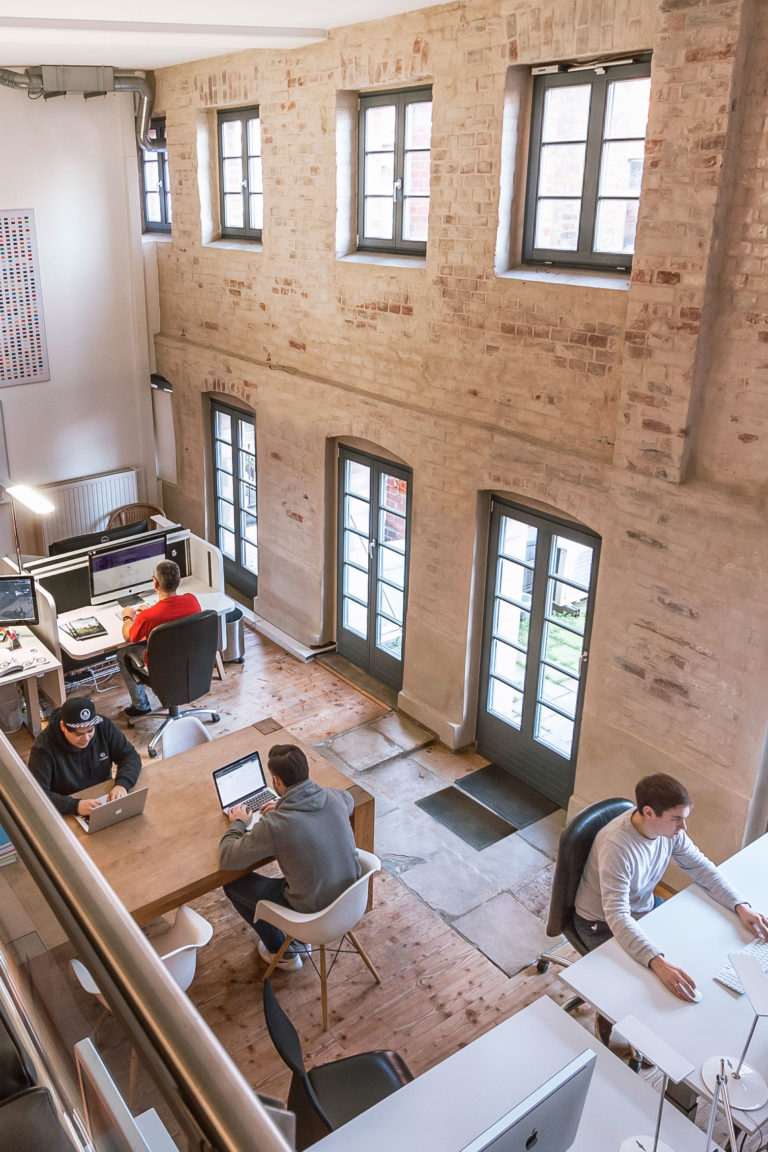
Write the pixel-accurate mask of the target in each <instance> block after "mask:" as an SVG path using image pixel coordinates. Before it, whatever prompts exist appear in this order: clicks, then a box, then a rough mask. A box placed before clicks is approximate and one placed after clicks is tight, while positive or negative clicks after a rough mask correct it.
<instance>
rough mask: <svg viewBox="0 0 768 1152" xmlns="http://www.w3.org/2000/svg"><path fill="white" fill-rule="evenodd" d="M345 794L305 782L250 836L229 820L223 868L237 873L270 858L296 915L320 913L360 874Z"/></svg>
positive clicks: (349, 804)
mask: <svg viewBox="0 0 768 1152" xmlns="http://www.w3.org/2000/svg"><path fill="white" fill-rule="evenodd" d="M353 807H354V801H353V800H352V797H351V796H350V794H349V792H344V791H342V790H341V789H337V788H323V787H322V786H321V785H320V784H316V783H315V781H314V780H303V781H302V782H301V784H294V785H293V786H292V787H291V788H288V789H287V790H286V791H285V792H284V793H283V795H282V796H281V797H280V799H279V800H278V801H277V804H276V806H275V807H274V808H273V809H272V810H271V811H270V812H265V813H263V814H262V816H261V819H260V820H258V821H257V822H256V824H254V826H253V828H252V829H251V831H250V832H246V831H245V825H244V824H243V823H242V821H240V820H233V821H232V823H231V824H230V826H229V831H228V832H227V833H226V835H225V836H224V838H223V839H222V841H221V843H220V844H219V863H220V864H221V867H222V868H226V869H229V870H232V871H237V870H238V869H240V868H247V867H248V865H249V864H258V863H259V861H261V860H266V859H267V858H268V857H270V856H274V857H275V859H276V860H277V862H278V864H279V865H280V869H281V871H282V873H283V876H285V885H284V887H283V891H284V894H285V898H286V900H287V901H288V903H289V905H290V906H291V908H293V909H295V911H296V912H319V911H320V909H321V908H325V907H326V906H327V905H328V904H330V903H332V901H334V900H335V899H336V897H337V896H340V895H341V893H342V892H343V891H344V889H345V888H348V887H349V885H350V884H352V883H354V881H355V880H357V879H358V877H359V876H360V861H359V860H358V858H357V850H356V848H355V838H354V836H353V835H352V826H351V824H350V823H349V816H350V813H351V811H352V809H353Z"/></svg>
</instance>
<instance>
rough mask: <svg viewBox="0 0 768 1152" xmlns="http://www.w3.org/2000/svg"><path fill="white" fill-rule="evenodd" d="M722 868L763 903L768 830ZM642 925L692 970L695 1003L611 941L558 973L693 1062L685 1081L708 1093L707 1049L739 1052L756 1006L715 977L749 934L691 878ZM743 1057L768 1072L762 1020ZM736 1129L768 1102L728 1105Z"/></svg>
mask: <svg viewBox="0 0 768 1152" xmlns="http://www.w3.org/2000/svg"><path fill="white" fill-rule="evenodd" d="M722 872H723V874H724V875H725V876H726V877H727V879H728V880H729V881H730V882H731V884H733V886H734V888H736V889H737V891H738V892H740V893H741V894H742V895H743V897H744V899H745V900H748V901H749V902H750V903H751V904H752V906H753V907H754V908H758V909H760V910H761V911H765V910H766V909H768V836H762V837H761V838H760V839H759V840H756V841H755V842H754V843H753V844H750V845H749V846H748V847H746V848H743V849H742V850H741V852H737V853H736V855H735V856H732V857H731V859H730V860H727V861H726V862H725V864H723V865H722ZM643 931H644V932H646V933H647V935H648V936H649V937H650V938H651V940H653V942H654V944H656V945H657V946H658V947H659V949H660V950H661V951H663V952H664V954H665V956H666V958H667V959H668V960H669V961H670V963H672V964H677V965H678V966H679V967H681V968H683V969H684V970H685V971H686V972H688V973H690V975H691V976H693V978H694V980H695V981H696V984H697V986H698V988H699V989H700V990H701V994H702V1000H701V1003H700V1004H685V1003H683V1001H681V1000H678V999H677V998H676V997H674V996H673V995H672V993H671V992H667V990H666V988H665V987H664V986H663V984H662V983H661V981H660V980H659V979H658V978H657V977H656V976H654V974H653V972H651V971H650V969H648V968H643V967H642V966H641V965H640V964H638V963H637V962H636V961H634V960H631V959H630V958H629V956H627V954H626V952H624V951H623V950H622V949H621V948H620V947H619V945H618V944H617V943H616V941H615V940H609V941H608V942H607V943H606V944H603V945H602V946H601V947H600V948H597V949H596V950H595V951H594V952H590V953H589V955H588V956H584V957H582V958H581V959H580V960H578V961H576V963H575V964H573V965H572V966H571V967H570V968H564V969H563V970H562V972H561V975H562V977H563V979H564V980H565V981H566V982H567V983H568V984H570V985H571V987H572V988H574V989H575V991H576V992H578V993H579V995H580V996H583V997H584V999H585V1000H588V1001H589V1002H590V1004H594V1006H595V1008H597V1010H598V1011H599V1012H601V1013H602V1014H603V1015H604V1016H607V1017H608V1019H609V1020H613V1021H616V1020H619V1019H621V1017H622V1016H625V1015H627V1014H628V1013H632V1015H634V1016H637V1018H638V1019H639V1020H642V1021H643V1023H644V1024H645V1025H647V1027H648V1028H651V1029H652V1030H653V1031H654V1032H656V1033H657V1034H658V1035H659V1036H660V1037H661V1038H662V1039H663V1040H666V1041H667V1043H668V1044H671V1045H672V1047H673V1048H676V1049H677V1050H678V1052H680V1054H681V1055H683V1056H686V1057H687V1058H688V1059H689V1060H690V1061H691V1063H692V1064H693V1065H694V1069H695V1072H694V1075H693V1076H691V1078H690V1080H689V1082H688V1083H689V1085H690V1087H691V1088H692V1089H693V1090H694V1091H695V1092H697V1093H699V1094H703V1095H705V1096H707V1095H708V1093H707V1092H706V1089H705V1088H704V1086H703V1084H702V1082H701V1076H700V1071H701V1065H702V1063H703V1062H704V1060H705V1059H706V1058H707V1057H708V1056H715V1055H720V1054H723V1055H726V1054H727V1055H735V1056H737V1057H738V1056H739V1055H740V1054H741V1051H742V1049H743V1047H744V1044H745V1043H746V1040H747V1036H748V1034H749V1029H750V1027H751V1025H752V1021H753V1019H754V1013H753V1012H752V1009H751V1007H750V1004H749V1001H748V1000H747V998H746V996H736V995H734V993H732V992H729V991H728V990H727V989H726V988H723V987H722V985H720V984H717V983H716V982H715V981H714V980H713V976H714V974H715V972H717V971H719V969H720V968H721V967H722V965H723V963H724V962H725V960H726V958H727V955H728V953H729V952H737V951H739V949H740V948H743V946H744V945H745V944H747V943H749V941H750V939H751V936H750V935H749V934H748V933H747V931H746V930H745V929H744V928H743V927H742V924H741V921H740V920H739V919H738V917H737V916H736V914H735V913H734V912H730V911H729V910H728V909H727V908H723V907H721V906H720V905H719V904H715V902H714V901H713V900H711V899H710V898H709V897H708V896H707V895H706V893H705V892H704V891H703V890H702V889H701V888H699V887H697V886H696V885H693V886H692V887H690V888H686V889H685V891H684V892H679V893H678V894H677V895H676V896H673V897H672V898H671V899H670V900H667V901H666V902H665V903H664V904H662V905H661V906H660V907H659V908H656V909H655V910H654V911H653V912H650V913H649V914H648V915H647V916H646V917H644V918H643ZM747 1059H748V1062H749V1063H750V1064H751V1065H752V1066H753V1067H754V1068H756V1069H757V1070H758V1071H759V1072H761V1073H762V1074H763V1075H764V1076H765V1077H766V1078H768V1021H760V1022H759V1023H758V1025H757V1028H756V1029H755V1034H754V1036H753V1038H752V1043H751V1045H750V1048H749V1053H748V1057H747ZM734 1119H735V1120H736V1122H737V1123H738V1125H739V1126H740V1127H741V1128H744V1129H746V1130H747V1131H748V1132H753V1131H754V1130H755V1128H757V1127H758V1126H759V1125H760V1124H761V1123H765V1122H766V1121H768V1107H766V1108H761V1109H759V1110H758V1111H755V1112H734Z"/></svg>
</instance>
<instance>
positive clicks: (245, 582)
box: [211, 400, 259, 597]
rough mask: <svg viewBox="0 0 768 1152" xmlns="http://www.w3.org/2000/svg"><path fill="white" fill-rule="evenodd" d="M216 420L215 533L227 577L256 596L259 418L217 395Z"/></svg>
mask: <svg viewBox="0 0 768 1152" xmlns="http://www.w3.org/2000/svg"><path fill="white" fill-rule="evenodd" d="M211 421H212V443H213V504H214V524H215V534H216V535H215V538H216V543H217V545H218V547H219V548H220V549H221V552H222V555H223V557H224V579H225V580H226V582H227V583H228V584H231V585H232V587H233V588H236V589H237V590H238V591H239V592H242V593H243V594H244V595H245V596H248V597H252V596H255V595H256V590H257V585H258V573H259V551H258V522H257V506H256V494H257V489H256V423H255V418H254V417H253V416H252V415H250V414H249V413H247V412H242V411H241V410H240V409H238V408H232V407H230V406H229V405H227V404H222V403H220V402H219V401H218V400H212V401H211Z"/></svg>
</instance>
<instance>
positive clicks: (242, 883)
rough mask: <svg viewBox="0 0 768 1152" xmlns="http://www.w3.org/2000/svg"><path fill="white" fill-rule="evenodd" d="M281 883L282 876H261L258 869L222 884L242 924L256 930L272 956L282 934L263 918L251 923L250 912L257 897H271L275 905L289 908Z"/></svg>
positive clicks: (289, 950)
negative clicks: (275, 877)
mask: <svg viewBox="0 0 768 1152" xmlns="http://www.w3.org/2000/svg"><path fill="white" fill-rule="evenodd" d="M284 884H285V881H284V880H283V878H282V876H279V877H278V878H277V879H273V878H272V877H270V876H262V875H261V874H260V873H259V872H249V873H248V875H247V876H238V878H237V880H230V882H229V884H225V885H224V895H225V896H226V898H227V900H229V902H230V904H231V905H232V907H233V908H234V909H235V911H236V912H239V913H240V915H241V916H242V918H243V920H245V922H246V924H250V926H251V928H253V929H254V930H255V931H256V932H258V934H259V936H260V937H261V939H262V942H263V944H264V947H265V948H266V950H267V952H271V953H272V955H273V956H274V954H275V952H277V951H279V949H280V947H281V945H282V943H283V941H284V940H285V935H284V933H282V932H281V931H280V929H279V928H275V926H274V924H268V923H267V921H266V920H257V921H256V923H255V924H254V922H253V914H254V912H255V911H256V905H257V904H258V902H259V900H273V901H274V903H275V904H282V905H283V907H284V908H290V904H289V903H288V901H287V900H286V898H285V896H284V895H283V885H284ZM294 951H296V949H295V948H294V947H293V946H291V947H290V948H289V949H288V952H289V953H290V952H294Z"/></svg>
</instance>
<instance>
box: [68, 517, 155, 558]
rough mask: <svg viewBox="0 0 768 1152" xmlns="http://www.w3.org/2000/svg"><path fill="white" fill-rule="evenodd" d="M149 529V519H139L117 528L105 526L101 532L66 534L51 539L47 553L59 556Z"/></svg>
mask: <svg viewBox="0 0 768 1152" xmlns="http://www.w3.org/2000/svg"><path fill="white" fill-rule="evenodd" d="M149 530H150V529H149V521H147V520H139V521H138V522H137V523H136V524H121V525H120V527H119V528H105V529H104V531H103V532H83V533H81V534H80V535H79V536H67V537H66V538H65V539H63V540H53V541H52V542H51V543H50V544H49V545H48V555H49V556H61V555H63V554H66V553H67V552H78V551H80V550H81V549H83V548H95V547H96V545H97V544H109V543H110V542H111V541H113V540H124V539H125V538H126V537H127V536H140V535H141V534H142V533H143V532H148V531H149Z"/></svg>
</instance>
